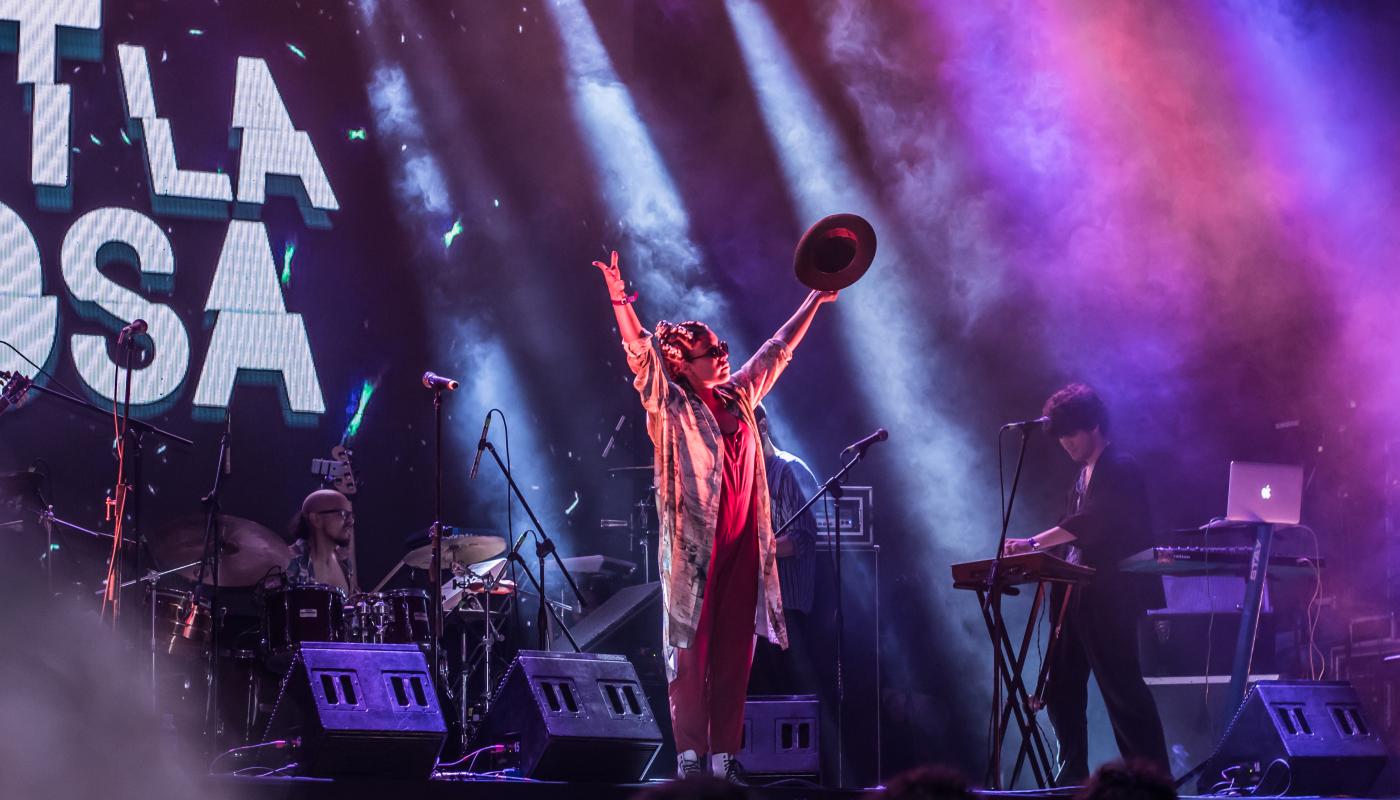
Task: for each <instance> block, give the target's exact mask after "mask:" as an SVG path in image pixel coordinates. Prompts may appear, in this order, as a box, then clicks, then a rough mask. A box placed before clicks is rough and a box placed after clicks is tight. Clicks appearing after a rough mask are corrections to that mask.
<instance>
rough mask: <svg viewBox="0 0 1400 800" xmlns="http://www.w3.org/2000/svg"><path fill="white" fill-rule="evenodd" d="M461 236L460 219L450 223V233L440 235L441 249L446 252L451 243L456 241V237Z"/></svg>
mask: <svg viewBox="0 0 1400 800" xmlns="http://www.w3.org/2000/svg"><path fill="white" fill-rule="evenodd" d="M461 235H462V220H461V219H458V220H457V221H456V222H454V223H452V230H450V231H448V232H447V233H444V234H443V235H442V247H443V249H444V250H446V249H447V248H449V247H451V246H452V243H453V242H454V241H456V239H457V237H458V236H461Z"/></svg>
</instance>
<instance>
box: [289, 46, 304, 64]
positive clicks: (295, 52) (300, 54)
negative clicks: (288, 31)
mask: <svg viewBox="0 0 1400 800" xmlns="http://www.w3.org/2000/svg"><path fill="white" fill-rule="evenodd" d="M287 49H288V50H291V51H292V55H294V56H296V57H297V58H299V59H301V60H302V61H305V60H306V53H304V52H302V49H301V48H300V47H297V46H296V45H294V44H292V43H291V42H287Z"/></svg>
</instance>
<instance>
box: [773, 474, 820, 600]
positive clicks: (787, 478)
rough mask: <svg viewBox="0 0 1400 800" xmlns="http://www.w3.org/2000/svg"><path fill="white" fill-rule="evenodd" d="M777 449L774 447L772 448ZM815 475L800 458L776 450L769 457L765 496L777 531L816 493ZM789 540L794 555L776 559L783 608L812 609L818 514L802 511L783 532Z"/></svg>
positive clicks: (810, 510) (815, 577)
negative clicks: (771, 509) (770, 507)
mask: <svg viewBox="0 0 1400 800" xmlns="http://www.w3.org/2000/svg"><path fill="white" fill-rule="evenodd" d="M775 450H776V448H775ZM818 488H820V487H819V486H818V485H817V477H816V476H815V475H813V474H812V470H811V469H809V468H808V467H807V465H806V464H805V463H803V461H802V459H800V458H798V457H797V456H795V455H793V454H792V453H788V452H785V451H782V450H776V452H775V453H774V454H773V457H772V458H769V459H768V496H769V497H770V498H771V499H772V505H773V530H774V531H776V530H778V528H779V527H781V526H782V524H783V523H784V522H787V521H788V518H789V517H791V516H792V515H793V513H794V512H796V511H797V509H799V508H801V507H802V504H803V503H806V502H807V501H808V500H809V499H811V498H812V496H813V495H815V494H816V493H817V489H818ZM783 535H784V536H789V537H791V539H792V545H793V551H794V552H793V554H792V555H790V556H788V557H786V558H782V557H779V558H778V582H779V583H780V584H781V585H782V587H783V608H784V609H786V610H788V611H801V612H802V613H804V614H806V613H809V612H811V610H812V599H813V595H814V594H815V593H816V584H817V517H816V515H815V514H813V513H812V509H810V508H809V509H807V510H806V511H803V512H802V516H801V517H799V518H798V519H797V521H796V522H794V523H792V525H790V526H788V529H787V532H786V533H784V534H783Z"/></svg>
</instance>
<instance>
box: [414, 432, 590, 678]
mask: <svg viewBox="0 0 1400 800" xmlns="http://www.w3.org/2000/svg"><path fill="white" fill-rule="evenodd" d="M482 447H484V448H485V449H486V451H487V452H489V453H490V454H491V459H492V460H493V461H495V462H496V466H497V467H499V468H500V470H501V474H502V475H504V476H505V478H506V483H507V484H508V485H509V486H510V490H511V492H512V493H513V494H514V495H515V499H517V500H519V501H520V505H521V507H522V508H524V509H525V515H526V516H528V517H529V518H530V522H532V523H534V526H535V532H536V534H538V536H539V542H538V543H537V544H536V545H535V555H536V556H537V557H538V558H539V560H540V575H541V577H543V575H544V562H545V559H546V558H549V557H550V556H554V563H556V564H558V565H559V572H560V573H561V574H562V575H563V576H564V580H565V581H567V582H568V584H569V588H570V589H572V590H573V592H574V596H575V597H577V598H578V604H579V608H587V607H588V601H587V600H584V598H583V593H582V592H580V591H579V589H578V584H576V583H574V576H573V575H570V574H569V568H568V567H566V566H564V560H563V559H561V558H560V557H559V551H558V549H556V548H555V546H554V541H553V540H552V539H550V538H549V534H547V533H545V532H544V526H543V525H541V524H540V520H539V518H538V517H536V516H535V512H534V510H532V509H531V508H530V503H529V502H528V501H526V499H525V495H524V493H523V492H521V491H520V487H519V486H517V485H516V484H515V478H514V477H513V476H512V475H511V474H510V469H508V468H507V467H506V464H505V462H504V461H502V460H501V456H500V454H499V453H497V452H496V447H495V445H493V444H491V443H490V442H486V441H483V442H482ZM524 542H525V537H524V536H521V537H520V538H519V539H516V540H515V541H514V542H512V543H511V547H510V551H509V552H507V553H506V558H507V559H508V560H510V561H515V562H518V563H519V564H520V565H521V567H522V568H523V569H521V572H524V573H525V577H527V578H529V579H530V583H531V584H532V585H533V586H534V587H535V591H536V592H538V593H539V595H540V604H541V605H543V606H545V607H547V608H548V609H549V614H550V616H551V617H553V618H554V624H556V625H558V626H559V630H560V631H562V632H563V634H564V638H566V639H568V640H569V645H570V646H572V647H573V648H574V652H575V653H579V652H582V648H580V647H579V646H578V642H576V641H574V635H573V634H572V633H570V632H569V629H568V627H567V626H565V625H564V620H563V619H562V618H560V616H559V611H558V609H556V608H555V607H554V605H553V604H552V603H550V602H549V598H548V597H545V595H544V586H542V585H541V583H540V580H539V579H537V578H536V577H535V575H534V573H533V572H531V571H530V566H529V565H528V564H526V563H525V559H524V558H522V557H521V555H520V545H522V544H524ZM438 607H439V608H441V607H442V604H441V603H438ZM539 627H540V631H539V635H540V649H541V650H543V649H545V647H546V646H547V644H548V642H547V640H546V639H545V636H546V635H547V632H546V631H545V629H544V627H545V626H539Z"/></svg>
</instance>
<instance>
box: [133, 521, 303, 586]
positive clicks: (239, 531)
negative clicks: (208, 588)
mask: <svg viewBox="0 0 1400 800" xmlns="http://www.w3.org/2000/svg"><path fill="white" fill-rule="evenodd" d="M219 519H220V520H222V522H223V527H222V534H221V540H222V547H220V552H219V585H220V586H252V585H253V584H255V583H257V582H258V581H259V580H261V579H262V578H263V577H264V576H265V575H267V573H268V571H269V570H271V569H274V568H276V569H285V568H286V566H287V562H289V561H291V558H292V554H291V550H290V548H288V546H287V543H286V542H285V541H283V540H282V537H281V536H278V535H277V534H276V533H275V532H274V531H273V530H272V529H270V528H267V527H265V526H263V525H260V524H258V523H256V522H254V521H252V520H250V519H244V518H243V517H235V516H232V515H230V514H222V515H220V517H219ZM207 523H208V518H207V517H206V516H205V515H204V514H191V515H190V516H187V517H181V518H179V519H176V520H174V521H172V522H170V523H169V524H167V525H165V526H164V527H162V528H160V529H158V530H156V531H155V533H153V534H151V535H150V536H149V537H148V538H149V542H150V546H151V554H152V555H153V556H154V557H155V559H156V563H157V564H158V565H159V566H160V567H161V568H163V569H170V568H172V567H178V566H180V565H181V564H188V563H190V562H192V561H198V560H199V559H200V557H201V556H202V555H203V554H204V529H205V526H206V525H207ZM198 569H199V568H198V567H190V568H189V569H186V570H181V571H180V572H179V573H178V574H179V575H182V576H184V577H185V578H188V579H190V580H194V576H195V573H196V571H197V570H198ZM204 581H205V583H213V581H212V580H211V577H210V576H209V575H205V576H204Z"/></svg>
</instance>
